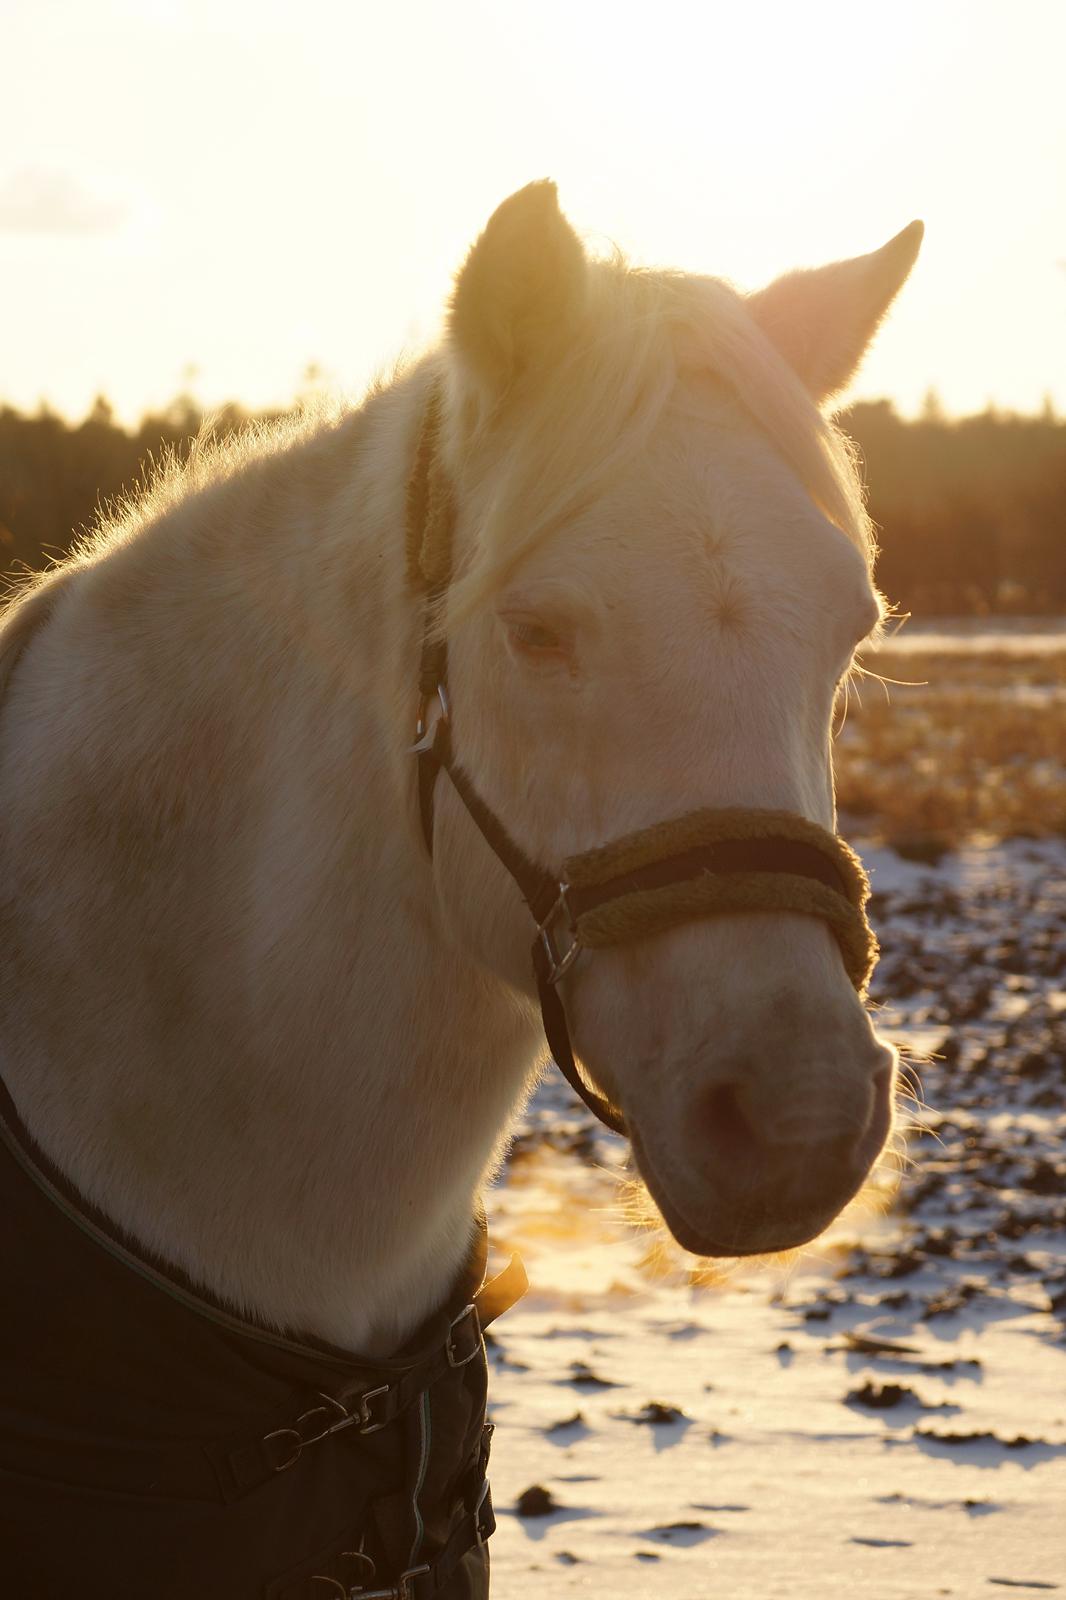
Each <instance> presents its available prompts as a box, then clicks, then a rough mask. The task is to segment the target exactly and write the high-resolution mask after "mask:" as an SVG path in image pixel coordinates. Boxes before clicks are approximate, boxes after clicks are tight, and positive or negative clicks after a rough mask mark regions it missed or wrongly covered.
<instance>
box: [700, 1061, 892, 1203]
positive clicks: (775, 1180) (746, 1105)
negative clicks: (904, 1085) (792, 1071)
mask: <svg viewBox="0 0 1066 1600" xmlns="http://www.w3.org/2000/svg"><path fill="white" fill-rule="evenodd" d="M877 1051H878V1055H877V1058H876V1061H875V1066H874V1070H873V1071H872V1072H871V1071H870V1070H869V1069H867V1070H866V1071H856V1073H855V1075H854V1078H853V1079H852V1080H851V1083H850V1086H849V1090H848V1092H847V1093H846V1094H845V1093H843V1091H842V1090H841V1089H840V1088H839V1086H838V1087H837V1088H835V1090H834V1092H833V1098H832V1102H831V1103H830V1104H828V1105H819V1104H818V1102H817V1099H816V1096H815V1091H814V1089H813V1088H812V1087H811V1086H810V1085H808V1086H807V1089H806V1091H805V1093H804V1094H803V1097H802V1099H798V1100H797V1101H793V1100H792V1098H791V1097H790V1094H789V1092H788V1090H787V1088H784V1087H783V1088H781V1089H780V1090H779V1092H778V1093H777V1095H776V1096H772V1097H769V1096H767V1095H766V1094H765V1093H762V1094H758V1093H757V1092H756V1091H755V1089H754V1088H753V1085H752V1081H751V1076H750V1074H746V1073H743V1072H738V1073H736V1074H735V1075H733V1076H731V1077H728V1078H727V1079H725V1080H724V1081H723V1080H721V1079H720V1080H719V1081H718V1082H717V1083H715V1084H714V1085H712V1086H711V1087H709V1088H707V1089H705V1090H703V1091H702V1092H701V1094H700V1095H698V1096H697V1097H696V1101H695V1104H694V1106H693V1108H692V1111H693V1114H692V1119H691V1122H690V1124H689V1138H690V1140H691V1141H692V1142H693V1144H695V1145H696V1146H697V1147H698V1149H699V1152H700V1159H701V1162H702V1163H703V1164H704V1166H705V1167H707V1168H708V1169H709V1176H710V1177H711V1180H712V1182H713V1183H714V1186H715V1188H716V1189H717V1190H718V1191H719V1193H720V1194H722V1196H723V1197H726V1196H728V1197H730V1198H732V1199H734V1200H736V1201H748V1200H755V1199H758V1200H759V1201H760V1203H761V1204H762V1205H763V1206H765V1207H767V1208H769V1209H771V1210H786V1209H788V1208H789V1207H790V1206H800V1207H802V1208H803V1209H820V1208H822V1207H823V1206H825V1207H828V1206H830V1205H831V1204H832V1200H833V1196H834V1195H835V1194H838V1193H843V1192H844V1191H845V1190H846V1191H848V1192H849V1193H851V1192H853V1191H854V1190H855V1189H856V1188H857V1187H858V1185H859V1184H860V1183H861V1182H862V1180H863V1178H865V1176H866V1174H867V1172H868V1171H869V1168H870V1166H871V1165H872V1163H873V1162H874V1160H875V1159H876V1157H877V1155H878V1154H879V1152H880V1150H881V1147H882V1146H883V1144H884V1142H885V1139H886V1138H887V1136H888V1130H889V1126H890V1124H891V1119H892V1083H893V1078H894V1058H893V1057H892V1054H891V1052H890V1051H888V1050H887V1049H886V1048H885V1047H884V1046H882V1045H878V1046H877Z"/></svg>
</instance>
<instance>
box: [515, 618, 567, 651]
mask: <svg viewBox="0 0 1066 1600" xmlns="http://www.w3.org/2000/svg"><path fill="white" fill-rule="evenodd" d="M510 634H511V640H512V643H513V644H514V645H515V646H516V648H517V649H519V650H522V651H524V652H525V653H526V655H531V656H542V655H555V654H558V652H560V651H561V650H563V649H565V646H564V644H563V640H562V638H561V636H560V635H559V634H558V633H556V632H555V630H554V629H553V628H548V627H546V626H545V625H544V623H542V622H512V623H511V625H510Z"/></svg>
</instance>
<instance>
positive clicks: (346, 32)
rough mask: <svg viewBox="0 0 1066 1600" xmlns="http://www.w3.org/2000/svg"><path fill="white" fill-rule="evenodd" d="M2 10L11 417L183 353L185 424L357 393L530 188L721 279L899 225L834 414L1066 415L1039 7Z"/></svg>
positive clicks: (662, 259)
mask: <svg viewBox="0 0 1066 1600" xmlns="http://www.w3.org/2000/svg"><path fill="white" fill-rule="evenodd" d="M56 10H59V11H62V12H63V13H64V14H65V18H66V22H65V25H64V26H63V27H62V28H57V27H55V26H54V12H55V11H56ZM13 12H14V15H13V20H11V21H10V22H6V23H5V54H6V56H7V58H8V61H9V64H10V70H9V74H8V82H7V86H6V105H5V108H4V111H5V116H6V119H7V135H8V136H7V138H6V139H5V141H4V146H3V149H4V156H3V159H2V161H0V258H2V260H3V263H4V272H5V281H6V284H7V287H8V294H7V297H6V298H7V303H8V304H9V305H11V304H17V305H18V306H19V307H20V312H19V316H18V318H16V319H11V323H10V325H9V326H8V327H6V328H5V372H4V380H3V382H4V391H5V395H6V397H7V398H9V399H11V400H14V401H16V402H18V403H19V404H21V405H24V406H25V405H27V404H29V405H32V404H34V403H35V402H36V401H37V399H38V398H39V397H40V396H41V395H44V396H45V397H47V398H48V399H49V400H51V401H52V402H53V403H55V404H57V405H59V406H60V407H62V408H64V409H66V410H68V411H73V412H78V411H83V410H84V409H85V408H87V406H88V404H89V403H90V402H91V399H92V397H93V395H94V394H95V393H97V392H98V391H101V390H104V391H106V392H107V393H108V394H109V395H110V396H111V398H112V399H113V400H114V401H115V402H116V403H117V406H118V409H119V411H120V413H122V414H124V415H126V416H131V415H133V414H134V413H136V412H139V411H140V410H141V409H142V408H143V407H144V406H145V405H146V404H149V403H152V404H160V403H163V402H165V401H166V400H168V399H170V398H171V397H172V396H173V394H174V393H175V392H176V391H177V390H178V388H180V387H181V386H182V384H183V382H185V381H186V379H185V378H183V374H187V373H188V372H189V370H190V367H192V368H195V372H196V378H195V386H196V389H197V393H198V395H199V397H200V398H201V399H203V400H205V401H206V402H208V403H212V404H213V403H217V402H221V401H223V400H226V399H230V398H234V397H235V398H238V399H241V400H243V401H245V402H247V403H250V404H253V405H254V404H262V403H266V402H285V401H288V400H289V399H290V398H291V396H292V394H293V392H294V390H295V388H296V387H297V385H298V383H299V379H300V374H301V373H302V372H303V371H304V370H305V368H306V367H307V365H308V363H309V362H312V361H314V362H317V363H319V364H320V365H321V366H322V367H323V368H324V369H325V371H326V373H327V375H328V376H329V377H330V379H331V380H333V381H334V382H336V383H338V384H340V385H341V386H343V387H347V388H350V389H358V388H360V387H361V386H362V384H363V383H364V382H365V381H366V379H367V378H368V377H369V376H370V375H371V374H372V373H373V371H374V370H375V368H376V367H377V366H379V365H380V364H381V363H383V362H388V361H389V360H390V359H391V358H392V357H394V356H395V355H396V354H398V353H399V352H400V351H401V350H402V349H403V348H404V347H405V346H410V345H412V344H416V345H417V344H420V343H421V342H423V341H424V340H425V339H427V338H428V337H430V336H431V335H432V333H433V331H434V329H435V326H436V321H437V316H438V312H439V307H440V305H441V302H442V300H443V298H444V296H445V295H446V294H447V291H448V286H449V283H450V278H451V274H452V273H453V271H454V270H455V268H456V266H457V264H458V263H459V261H460V260H461V259H462V256H463V254H464V253H465V251H466V249H467V248H468V246H469V243H470V240H471V239H472V238H473V237H474V235H475V234H476V233H477V232H478V230H479V229H480V228H481V227H482V226H483V224H484V222H485V219H486V218H487V216H488V215H489V213H490V212H491V210H492V209H493V208H494V207H495V205H496V204H498V202H499V201H500V200H501V199H502V198H503V197H504V196H505V195H506V194H507V193H509V192H510V191H512V190H514V189H515V188H517V187H519V186H521V185H522V184H524V183H526V182H528V181H529V180H530V179H532V178H534V177H538V176H544V175H551V176H553V177H555V178H556V179H557V181H558V182H559V185H560V193H561V195H562V199H563V203H564V205H565V207H566V208H567V210H568V211H569V213H570V214H571V215H572V217H573V218H574V220H575V222H576V223H577V224H578V225H579V226H580V227H582V228H583V229H584V230H586V232H587V235H588V237H589V239H590V242H591V243H592V244H593V245H596V244H597V243H600V244H603V245H607V244H609V243H612V242H615V241H617V242H618V243H619V244H620V245H621V246H622V247H623V248H625V249H626V250H628V251H629V252H631V253H632V254H633V255H634V256H635V257H636V258H637V259H638V260H643V261H654V262H657V263H664V264H676V265H680V266H683V267H684V268H686V269H687V270H690V271H691V270H695V271H708V272H713V273H717V274H721V275H724V276H727V277H730V278H733V279H735V280H736V281H737V282H738V283H740V284H741V285H743V286H749V287H754V286H756V285H758V284H760V283H762V282H764V281H766V280H767V279H769V278H770V277H772V276H774V275H775V274H776V273H778V272H780V271H782V270H785V269H788V268H791V267H793V266H797V265H812V264H816V263H818V262H820V261H823V260H827V259H833V258H834V257H839V256H843V255H849V254H856V253H861V252H862V251H864V250H868V249H873V248H875V247H876V246H877V245H879V244H881V243H882V242H883V241H884V240H885V239H886V238H887V237H889V236H890V235H891V234H892V233H894V232H896V231H897V230H898V229H899V228H900V227H901V226H903V225H904V224H905V223H906V222H908V221H909V220H910V219H911V218H912V217H914V216H917V215H924V216H925V217H926V220H927V222H928V224H929V230H930V231H929V241H928V247H927V250H926V253H925V256H924V257H923V262H922V268H921V271H920V273H919V274H917V275H916V278H915V281H914V284H913V285H912V288H911V290H910V292H909V293H908V296H907V299H906V302H905V303H904V304H903V305H901V306H900V308H899V310H898V311H897V312H896V313H895V314H894V317H893V321H892V325H891V328H890V330H889V331H888V332H887V333H886V335H885V336H884V338H883V339H882V341H881V343H880V345H879V346H878V348H876V349H875V351H874V352H873V355H872V357H871V359H870V361H869V362H868V364H867V367H866V369H865V372H864V376H863V378H862V380H861V386H860V392H861V393H865V394H889V395H891V396H893V397H895V398H896V399H897V400H898V401H900V402H901V403H902V404H903V405H904V407H905V408H906V409H909V410H913V409H915V408H916V407H917V404H918V401H919V398H920V396H921V395H922V394H923V393H924V392H925V391H926V389H928V388H929V387H930V386H931V385H936V386H937V387H939V389H940V390H941V393H942V395H943V397H944V399H945V401H946V403H947V404H948V405H949V407H950V408H952V409H967V408H969V409H977V408H980V407H981V406H982V405H983V404H984V403H985V402H986V400H987V399H988V398H989V397H990V396H991V397H993V398H995V399H997V400H998V401H1000V402H1001V403H1006V404H1010V405H1014V406H1018V407H1023V408H1027V409H1030V410H1032V409H1035V408H1036V407H1037V406H1038V405H1039V403H1040V400H1041V397H1042V396H1043V394H1044V393H1045V392H1048V391H1050V392H1052V393H1053V394H1056V395H1057V396H1058V397H1059V399H1060V400H1061V399H1062V398H1063V397H1064V396H1066V320H1064V319H1063V316H1062V309H1063V304H1062V302H1063V295H1064V294H1066V278H1064V276H1063V273H1062V270H1061V267H1060V265H1059V262H1060V258H1061V257H1062V254H1063V251H1064V249H1066V244H1064V242H1063V238H1062V235H1061V228H1060V226H1059V219H1058V218H1056V217H1055V216H1054V215H1053V214H1052V211H1051V208H1049V206H1048V204H1047V198H1046V197H1047V196H1048V195H1049V194H1054V193H1057V192H1061V167H1062V164H1063V157H1064V150H1066V139H1064V136H1063V130H1064V126H1066V118H1064V114H1063V110H1062V97H1061V94H1060V93H1059V86H1058V83H1057V81H1056V75H1057V68H1056V66H1055V63H1056V62H1057V61H1058V60H1061V56H1062V50H1063V47H1064V45H1066V11H1063V10H1062V9H1061V8H1059V7H1055V6H1041V7H1032V8H1027V9H1026V10H1025V12H1024V13H1023V14H1022V15H1021V17H1020V19H1019V20H1018V21H1017V22H1016V23H1012V24H1011V25H1010V26H1007V25H1005V24H1004V21H1003V13H1002V9H1001V8H998V7H996V6H994V5H992V4H989V3H985V0H977V3H974V4H971V5H968V6H967V7H966V9H965V19H966V27H965V38H964V40H960V32H959V27H958V21H959V17H960V15H961V13H960V11H959V10H958V8H956V7H954V6H948V5H944V6H933V7H930V6H928V5H918V4H916V3H914V0H903V3H901V4H899V5H897V6H895V7H893V8H892V10H891V12H887V11H885V10H884V9H883V8H881V7H855V6H854V5H843V4H839V3H836V0H831V3H827V0H821V3H816V4H812V5H810V6H805V7H799V8H797V7H795V6H792V5H789V4H785V3H783V0H779V3H764V4H759V5H754V6H749V7H746V8H733V7H730V8H727V7H721V6H707V5H705V4H696V3H694V0H691V3H684V0H665V3H664V4H662V5H660V6H659V7H658V8H657V9H656V11H655V13H654V17H653V18H651V17H649V13H648V11H647V8H646V7H645V6H643V5H638V4H635V3H631V0H616V3H614V4H612V5H609V6H608V5H606V4H600V3H590V4H587V5H581V6H574V5H571V4H566V5H564V4H563V3H562V0H544V3H542V4H538V5H536V6H533V5H531V4H528V3H516V4H514V5H508V6H506V7H503V6H498V5H491V4H489V3H487V0H456V3H455V4H453V5H449V6H448V7H441V6H438V5H435V4H430V3H429V0H406V3H403V4H399V5H396V6H392V7H378V8H366V7H350V8H349V7H345V8H341V7H339V6H337V5H334V4H329V3H326V0H309V3H308V4H306V5H305V6H303V7H301V8H300V11H299V15H298V17H297V16H295V15H294V13H293V12H292V11H291V8H289V7H287V6H284V5H282V4H280V0H262V3H257V4H255V5H252V4H251V3H249V0H231V3H229V4H227V5H224V6H222V7H217V6H213V5H211V6H209V5H207V4H206V3H205V0H154V3H152V4H149V5H144V4H140V3H134V0H95V3H92V4H88V5H78V6H75V5H73V4H72V3H69V0H67V3H65V4H61V5H59V6H58V7H49V8H47V10H44V9H42V8H39V7H31V6H30V5H29V4H22V5H20V6H16V7H15V8H13ZM1025 19H1028V22H1026V20H1025ZM1037 36H1038V37H1037ZM1034 45H1038V46H1039V48H1034ZM960 51H962V53H963V55H964V56H965V71H960V70H959V65H960ZM44 52H47V57H48V60H49V75H48V84H47V89H46V91H44V92H42V82H41V75H40V73H39V72H38V71H36V70H34V68H33V63H34V62H35V61H38V60H39V59H41V57H42V53H44ZM1015 67H1017V70H1015ZM102 84H103V85H111V86H112V87H111V90H110V91H109V92H107V93H101V92H100V86H101V85H102ZM993 90H994V92H993ZM990 105H994V106H995V108H996V114H995V116H994V117H992V116H990V115H989V114H988V107H989V106H990ZM134 129H135V130H136V134H135V136H134V134H133V132H132V130H134ZM993 218H994V219H995V222H994V230H992V228H991V222H992V219H993ZM993 303H994V304H997V305H999V306H1000V307H1001V308H1003V307H1006V306H1008V305H1009V306H1010V314H1009V315H1007V316H1002V317H1000V318H998V319H997V318H989V317H988V315H987V308H988V306H989V305H990V304H993ZM978 325H980V328H981V337H980V339H976V338H975V337H974V329H975V327H976V326H978ZM134 335H135V336H134Z"/></svg>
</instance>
